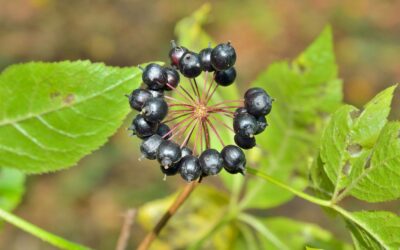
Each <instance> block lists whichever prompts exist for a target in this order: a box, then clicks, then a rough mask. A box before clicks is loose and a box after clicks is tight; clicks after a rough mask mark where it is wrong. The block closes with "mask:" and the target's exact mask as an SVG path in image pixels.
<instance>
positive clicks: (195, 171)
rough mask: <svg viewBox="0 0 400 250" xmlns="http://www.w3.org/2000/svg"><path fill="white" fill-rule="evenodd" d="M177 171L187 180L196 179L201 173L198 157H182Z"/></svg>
mask: <svg viewBox="0 0 400 250" xmlns="http://www.w3.org/2000/svg"><path fill="white" fill-rule="evenodd" d="M179 173H180V174H181V176H182V178H183V179H184V180H186V181H188V182H191V181H194V180H196V179H198V178H199V177H200V175H201V167H200V164H199V159H197V157H195V156H193V155H187V156H185V157H184V158H182V160H181V164H180V169H179Z"/></svg>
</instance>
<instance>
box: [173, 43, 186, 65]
mask: <svg viewBox="0 0 400 250" xmlns="http://www.w3.org/2000/svg"><path fill="white" fill-rule="evenodd" d="M171 43H172V49H171V50H170V51H169V58H170V59H171V65H172V66H175V67H179V60H181V58H182V56H183V55H184V54H185V53H186V52H188V49H187V48H185V47H182V46H176V44H175V42H174V41H172V42H171Z"/></svg>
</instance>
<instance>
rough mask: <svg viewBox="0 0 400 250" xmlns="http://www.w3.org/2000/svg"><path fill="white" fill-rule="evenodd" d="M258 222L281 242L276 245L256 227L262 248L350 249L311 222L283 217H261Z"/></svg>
mask: <svg viewBox="0 0 400 250" xmlns="http://www.w3.org/2000/svg"><path fill="white" fill-rule="evenodd" d="M258 223H261V224H262V227H264V230H268V231H269V233H270V234H272V235H273V236H274V237H275V238H276V239H275V241H278V242H279V243H280V244H281V245H277V243H276V242H273V241H271V237H265V236H264V235H263V234H262V232H261V231H260V229H257V227H256V231H257V233H258V238H259V240H260V242H261V243H262V246H263V249H277V250H284V249H290V250H296V249H298V250H302V249H305V247H306V246H309V247H314V248H321V249H338V250H339V249H351V247H350V246H349V245H347V244H345V243H343V242H340V241H338V240H336V239H335V237H334V236H333V235H331V234H330V233H329V232H328V231H326V230H324V229H322V228H320V227H319V226H317V225H314V224H311V223H305V222H301V221H295V220H292V219H288V218H284V217H275V218H268V219H262V220H260V221H259V222H258Z"/></svg>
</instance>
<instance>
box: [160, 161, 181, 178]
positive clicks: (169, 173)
mask: <svg viewBox="0 0 400 250" xmlns="http://www.w3.org/2000/svg"><path fill="white" fill-rule="evenodd" d="M180 167H181V165H180V164H179V163H176V164H173V165H172V166H170V167H169V168H164V167H163V166H160V169H161V172H162V173H163V174H165V175H166V176H172V175H176V174H177V173H178V172H179V169H180Z"/></svg>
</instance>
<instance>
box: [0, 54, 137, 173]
mask: <svg viewBox="0 0 400 250" xmlns="http://www.w3.org/2000/svg"><path fill="white" fill-rule="evenodd" d="M140 81H141V79H140V71H139V70H138V69H137V68H117V67H107V66H105V65H103V64H100V63H94V64H92V63H90V62H88V61H77V62H59V63H27V64H20V65H15V66H11V67H9V68H7V69H6V70H5V71H4V72H3V73H2V74H1V75H0V100H1V102H0V166H1V167H9V168H17V169H19V170H21V171H24V172H26V173H43V172H49V171H55V170H59V169H63V168H67V167H70V166H72V165H74V164H76V162H77V161H78V160H79V159H80V158H82V157H83V156H85V155H87V154H89V153H90V152H92V151H93V150H95V149H97V148H98V147H100V146H101V145H102V144H104V143H105V142H106V140H107V138H108V137H109V136H110V135H112V134H113V133H114V132H115V130H116V129H117V128H118V127H119V126H120V125H121V124H122V121H123V119H124V118H125V116H126V115H127V114H128V112H129V105H128V104H127V100H126V98H125V97H124V94H127V93H129V92H130V91H131V90H132V89H134V88H136V87H138V85H139V83H140Z"/></svg>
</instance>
